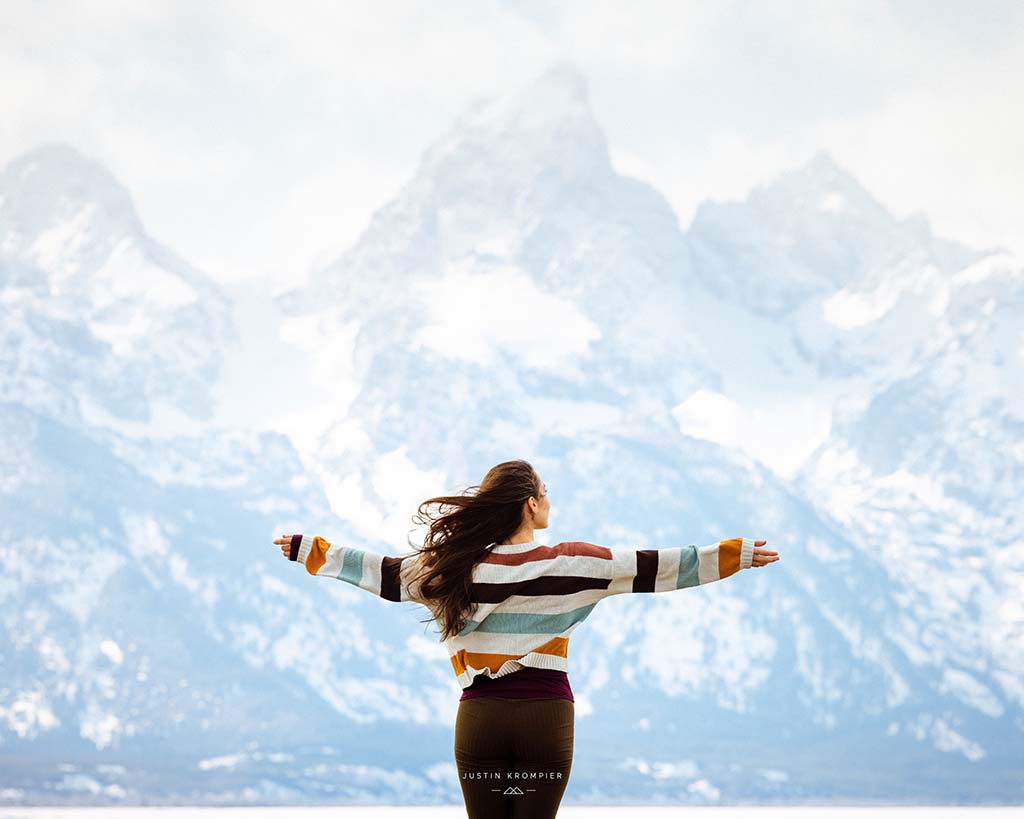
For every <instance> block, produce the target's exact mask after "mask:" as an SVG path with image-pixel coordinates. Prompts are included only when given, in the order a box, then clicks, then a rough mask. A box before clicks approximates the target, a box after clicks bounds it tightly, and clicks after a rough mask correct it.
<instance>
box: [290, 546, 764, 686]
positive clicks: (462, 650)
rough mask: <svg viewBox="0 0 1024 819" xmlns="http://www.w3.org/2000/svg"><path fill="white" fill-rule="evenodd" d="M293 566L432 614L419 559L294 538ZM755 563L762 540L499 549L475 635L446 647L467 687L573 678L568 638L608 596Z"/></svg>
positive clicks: (478, 608)
mask: <svg viewBox="0 0 1024 819" xmlns="http://www.w3.org/2000/svg"><path fill="white" fill-rule="evenodd" d="M289 557H290V559H291V560H294V561H301V562H302V563H303V564H304V565H305V567H306V571H307V572H309V573H310V574H312V575H317V576H320V577H333V578H336V579H337V580H344V581H345V582H346V583H351V584H352V585H353V586H358V587H359V588H361V589H365V590H366V591H368V592H372V593H373V594H375V595H377V596H378V597H382V598H383V599H385V600H391V601H394V602H405V601H412V602H417V603H421V604H423V605H425V606H427V607H428V608H431V606H430V604H429V603H428V602H427V601H426V600H425V599H424V598H422V597H421V596H420V594H419V583H418V580H417V579H415V578H414V575H415V574H416V573H417V572H418V571H419V568H420V565H419V560H420V555H419V553H413V554H410V555H405V556H403V557H388V556H386V555H380V554H375V553H373V552H370V551H366V550H363V549H354V548H350V547H347V546H338V545H333V544H331V543H330V542H329V541H327V540H325V539H324V538H322V537H320V536H318V535H294V536H293V537H292V542H291V551H290V554H289ZM753 557H754V541H753V539H752V538H746V537H734V538H729V539H728V540H720V541H718V542H717V543H711V544H709V545H707V546H693V545H690V546H677V547H673V548H668V549H629V548H619V549H609V548H607V547H605V546H597V545H595V544H593V543H585V542H582V541H568V542H565V543H558V544H556V545H554V546H543V545H541V544H539V543H537V541H531V542H530V543H511V544H509V543H506V544H491V546H490V547H489V551H488V553H487V555H486V557H485V558H484V559H483V560H482V561H481V562H480V563H478V564H477V565H476V566H475V567H474V569H473V578H472V585H471V595H472V601H473V603H474V609H473V610H472V612H471V614H470V617H469V619H468V620H467V622H466V626H465V628H463V629H462V631H461V632H460V633H459V634H457V635H456V636H454V637H451V638H449V639H448V640H446V641H445V646H446V648H447V649H448V655H449V657H450V658H451V663H452V670H453V671H454V672H455V676H456V678H457V680H458V682H459V685H460V686H461V687H462V688H468V687H469V686H470V685H471V684H472V682H473V678H474V677H476V676H478V675H480V674H484V675H487V676H489V677H503V676H505V675H506V674H511V673H513V672H515V671H518V670H519V669H520V668H522V667H523V666H532V667H534V668H551V669H556V670H559V671H566V672H567V671H568V670H569V665H568V655H569V635H571V634H572V632H573V630H574V629H575V628H576V627H577V626H578V625H579V624H580V623H582V622H583V621H584V620H585V619H586V618H587V616H588V615H589V614H590V612H591V611H593V610H594V606H596V605H597V604H598V602H599V601H601V600H603V599H604V598H605V597H610V596H611V595H613V594H625V593H630V592H633V593H636V592H667V591H675V590H676V589H685V588H688V587H690V586H702V585H705V584H707V583H712V582H714V581H715V580H722V579H723V578H726V577H728V576H729V575H731V574H734V573H735V572H736V571H738V570H739V569H749V568H750V566H751V563H752V561H753ZM432 611H433V609H432Z"/></svg>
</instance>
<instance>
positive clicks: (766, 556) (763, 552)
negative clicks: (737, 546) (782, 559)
mask: <svg viewBox="0 0 1024 819" xmlns="http://www.w3.org/2000/svg"><path fill="white" fill-rule="evenodd" d="M767 542H768V541H767V540H755V541H754V560H753V562H752V563H751V564H750V568H752V569H753V568H754V567H755V566H767V565H768V564H769V563H774V562H775V561H776V560H778V559H779V553H778V552H769V551H768V550H767V549H758V548H757V547H758V546H764V544H766V543H767Z"/></svg>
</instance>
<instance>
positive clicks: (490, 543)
mask: <svg viewBox="0 0 1024 819" xmlns="http://www.w3.org/2000/svg"><path fill="white" fill-rule="evenodd" d="M470 489H471V490H472V489H476V490H478V491H476V492H470V491H467V492H466V493H464V494H461V495H445V496H440V497H435V498H431V499H429V500H426V501H424V502H423V503H421V504H420V506H419V510H418V512H419V513H418V515H416V516H414V518H413V519H414V520H415V521H416V522H417V523H427V524H429V531H428V533H427V536H426V539H425V542H424V546H423V548H421V549H416V551H415V552H414V553H412V554H409V555H404V556H402V557H388V556H384V555H379V554H375V553H373V552H368V551H365V550H361V549H354V548H350V547H343V546H337V545H332V544H331V543H329V542H328V541H327V540H325V539H324V538H322V537H319V536H316V535H313V536H310V535H283V536H281V537H279V538H278V539H277V540H275V541H274V543H276V544H279V545H280V546H281V552H282V553H283V554H284V556H285V557H287V558H288V559H289V560H293V561H301V562H302V563H303V565H304V566H305V567H306V571H307V572H309V573H310V574H312V575H318V576H322V577H334V578H337V579H338V580H344V581H346V582H348V583H351V584H352V585H355V586H358V587H360V588H362V589H365V590H366V591H369V592H372V593H374V594H376V595H377V596H379V597H382V598H384V599H385V600H392V601H395V602H404V601H410V600H411V601H415V602H418V603H421V604H423V605H424V606H426V607H427V608H428V609H430V611H431V613H432V614H433V615H434V616H433V617H431V618H430V619H429V620H426V621H423V622H429V621H430V620H436V621H437V622H438V623H439V624H440V626H441V631H440V634H441V640H442V641H443V642H444V643H445V646H446V648H447V649H448V655H449V657H450V659H451V663H452V669H453V671H454V673H455V677H456V679H457V680H458V682H459V685H460V686H461V688H462V689H463V690H462V697H461V700H460V702H459V710H458V714H457V716H456V720H455V760H456V763H457V765H458V769H459V784H460V785H461V787H462V793H463V796H464V798H465V801H466V809H467V811H468V813H469V816H470V819H501V817H523V818H524V819H525V817H530V819H541V818H542V817H553V816H555V815H556V813H557V811H558V805H559V803H560V802H561V799H562V794H563V792H564V791H565V786H566V785H567V784H568V781H569V772H570V769H571V766H572V755H573V723H574V718H575V712H574V708H575V706H574V702H573V696H572V690H571V689H570V687H569V680H568V673H567V672H568V670H569V666H568V660H567V658H568V646H569V635H570V634H571V633H572V632H573V630H575V628H576V627H577V626H578V625H579V624H580V623H582V622H583V621H584V620H585V619H586V618H587V616H588V615H589V614H590V612H591V611H593V609H594V606H596V605H597V603H598V602H599V601H600V600H602V599H604V598H605V597H609V596H611V595H614V594H623V593H632V592H661V591H674V590H676V589H682V588H687V587H689V586H698V585H703V584H706V583H710V582H713V581H715V580H721V579H723V578H726V577H728V576H729V575H731V574H733V573H735V572H736V571H738V570H739V569H746V568H750V567H753V566H765V565H767V564H768V563H773V562H775V561H776V560H778V559H779V557H778V552H769V551H766V550H764V549H760V548H757V547H760V546H763V545H764V544H765V543H766V542H767V541H764V540H758V541H753V540H751V539H750V538H741V537H736V538H730V539H728V540H722V541H719V542H718V543H712V544H710V545H708V546H700V547H697V546H692V545H691V546H680V547H675V548H669V549H608V548H606V547H604V546H597V545H595V544H592V543H586V542H582V541H569V542H564V543H558V544H557V545H555V546H543V545H541V544H539V543H538V542H537V541H536V540H535V539H534V530H536V529H546V528H547V525H548V510H549V509H550V502H549V501H548V495H547V487H546V486H545V485H544V483H543V481H541V479H540V477H539V476H538V475H537V473H536V472H535V471H534V469H533V467H532V466H531V465H530V464H529V463H527V462H526V461H522V460H516V461H506V462H505V463H501V464H498V465H497V466H495V467H493V468H492V469H491V470H490V471H489V472H488V473H487V475H486V476H484V480H483V482H482V483H481V484H480V485H479V486H478V487H470ZM434 504H437V505H438V506H439V508H445V507H446V508H447V509H449V510H450V511H447V512H445V513H444V514H441V515H439V516H438V517H437V518H431V517H430V516H429V515H428V514H426V512H425V509H427V508H428V507H430V506H431V505H434Z"/></svg>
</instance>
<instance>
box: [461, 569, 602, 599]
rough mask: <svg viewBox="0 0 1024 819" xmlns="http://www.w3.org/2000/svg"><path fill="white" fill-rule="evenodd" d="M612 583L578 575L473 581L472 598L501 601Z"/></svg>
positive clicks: (572, 592)
mask: <svg viewBox="0 0 1024 819" xmlns="http://www.w3.org/2000/svg"><path fill="white" fill-rule="evenodd" d="M610 583H611V580H609V579H608V578H606V577H576V576H573V575H567V576H559V575H550V576H547V577H535V578H531V579H529V580H520V581H518V582H516V583H473V584H472V586H470V590H469V594H470V599H471V600H472V601H473V602H474V603H500V602H502V601H503V600H506V599H508V598H509V597H511V596H512V595H514V594H522V595H529V596H532V597H539V596H541V595H545V594H574V593H575V592H579V591H585V590H587V589H607V588H608V585H609V584H610Z"/></svg>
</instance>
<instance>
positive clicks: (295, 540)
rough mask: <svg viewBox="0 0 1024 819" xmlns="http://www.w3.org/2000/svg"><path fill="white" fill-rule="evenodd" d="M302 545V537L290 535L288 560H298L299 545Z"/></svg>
mask: <svg viewBox="0 0 1024 819" xmlns="http://www.w3.org/2000/svg"><path fill="white" fill-rule="evenodd" d="M301 543H302V535H292V546H291V551H290V552H289V554H288V559H289V560H298V559H299V545H300V544H301Z"/></svg>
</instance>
